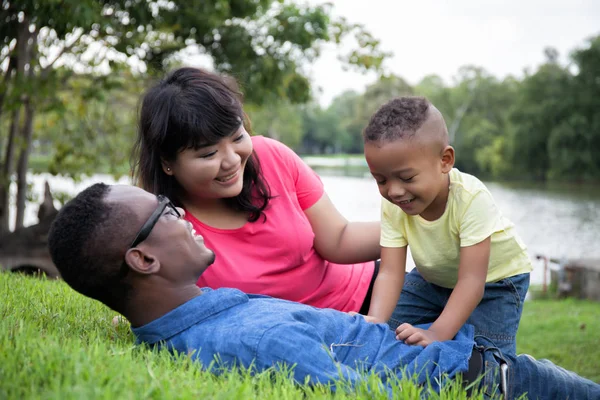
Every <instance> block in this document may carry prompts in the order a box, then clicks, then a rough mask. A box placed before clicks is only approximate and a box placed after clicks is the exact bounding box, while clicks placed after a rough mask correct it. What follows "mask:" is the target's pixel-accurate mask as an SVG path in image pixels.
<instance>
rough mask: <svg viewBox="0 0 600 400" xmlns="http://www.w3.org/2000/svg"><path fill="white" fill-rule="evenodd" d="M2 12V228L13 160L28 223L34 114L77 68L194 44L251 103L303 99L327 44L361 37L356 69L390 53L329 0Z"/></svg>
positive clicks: (176, 53)
mask: <svg viewBox="0 0 600 400" xmlns="http://www.w3.org/2000/svg"><path fill="white" fill-rule="evenodd" d="M0 21H2V24H1V25H0V71H2V77H1V79H0V82H1V83H0V89H1V90H0V127H2V126H4V125H5V124H3V123H2V118H3V117H4V112H6V113H8V118H9V119H10V121H11V122H10V128H9V130H8V132H7V133H3V132H2V133H0V142H2V143H6V151H5V153H4V155H3V159H2V169H1V171H0V233H1V232H3V231H6V230H7V229H8V212H7V207H8V187H9V184H10V181H11V179H12V176H13V173H14V171H15V169H16V171H17V178H16V180H17V202H16V203H17V217H16V227H17V228H18V227H20V226H22V224H23V215H24V208H25V196H26V188H27V181H26V172H27V167H28V160H29V152H30V149H31V143H32V138H33V125H34V117H35V113H36V111H37V110H39V109H40V108H51V107H52V106H53V105H56V104H57V103H59V101H58V100H57V99H56V98H55V96H54V93H56V92H57V91H58V89H59V88H61V87H63V86H64V85H65V84H66V82H67V81H68V80H69V79H70V78H71V77H72V76H73V75H75V74H91V75H94V76H106V75H107V74H110V73H117V72H119V71H120V70H122V69H124V68H130V67H131V66H133V68H134V69H135V70H136V71H137V72H139V73H148V74H150V75H154V74H156V73H158V72H160V71H162V70H164V69H165V68H169V67H170V66H172V65H173V64H174V63H178V62H181V51H182V50H183V49H188V50H189V49H195V53H197V54H203V55H206V56H208V57H210V58H211V59H212V61H213V64H214V67H215V69H216V70H218V71H221V72H225V73H228V74H231V75H233V76H234V77H236V78H238V79H239V80H240V82H241V83H242V87H243V91H244V93H245V96H246V98H247V99H248V100H249V101H251V102H254V103H257V104H260V103H263V102H274V101H275V99H279V98H284V99H289V100H290V101H292V102H304V101H306V100H307V99H308V98H309V93H310V91H309V81H308V78H307V77H306V76H305V75H304V74H303V73H302V65H303V64H304V63H305V62H306V61H310V60H312V59H314V58H315V57H317V56H318V55H319V50H320V47H321V45H322V44H323V43H325V42H334V43H339V42H340V41H341V40H343V38H344V37H348V36H353V37H355V38H356V40H357V41H358V42H359V44H360V45H361V48H360V49H358V50H353V51H351V52H350V54H347V55H345V56H344V59H345V60H346V62H347V63H348V64H349V65H352V66H355V67H357V68H375V69H377V68H379V67H380V66H381V62H382V60H383V58H384V57H385V55H386V54H385V53H383V52H381V51H380V50H379V42H378V41H377V40H375V39H374V38H373V37H372V36H371V35H370V34H369V33H368V32H366V31H365V29H364V28H363V27H362V26H360V25H357V24H350V23H348V22H347V21H345V20H343V19H340V20H334V19H332V18H331V8H330V6H329V5H317V6H298V5H296V4H293V3H291V2H287V1H273V0H215V1H203V2H188V1H183V0H175V1H158V0H157V1H153V0H148V1H142V0H103V1H98V0H61V1H58V0H44V1H41V0H25V1H15V0H4V1H3V2H2V5H1V6H0ZM192 52H193V51H192ZM188 53H189V52H188ZM98 89H99V90H102V88H98ZM3 108H5V109H3ZM17 161H18V162H17Z"/></svg>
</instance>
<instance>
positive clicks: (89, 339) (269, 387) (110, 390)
mask: <svg viewBox="0 0 600 400" xmlns="http://www.w3.org/2000/svg"><path fill="white" fill-rule="evenodd" d="M563 304H565V305H566V307H563ZM594 307H595V308H594ZM559 308H560V310H561V313H560V315H559V313H558V312H557V311H556V310H557V309H559ZM551 310H554V311H551ZM597 311H598V306H597V305H591V304H589V303H584V302H568V303H559V302H539V303H538V302H534V303H528V304H527V306H526V308H525V313H526V316H525V318H524V321H523V324H522V327H523V328H522V333H521V334H520V336H519V340H520V341H521V343H520V349H521V350H525V351H527V352H529V353H530V354H532V355H534V356H536V357H542V356H544V354H548V353H545V352H548V351H550V350H552V351H553V352H552V353H550V354H549V355H550V357H551V358H553V359H554V360H556V361H562V362H563V363H564V366H565V367H568V368H572V369H573V370H575V371H577V372H580V373H581V374H583V375H586V376H588V377H591V378H593V379H596V380H598V377H599V375H600V368H599V367H596V368H594V367H593V365H592V364H593V362H594V360H597V359H598V356H600V353H599V350H598V349H595V348H594V346H593V345H592V343H594V344H595V343H596V342H597V336H596V340H594V338H593V337H592V336H593V335H592V333H593V332H594V330H595V331H596V332H597V331H598V328H600V326H599V325H598V322H597V321H594V319H593V318H592V315H593V314H594V312H595V313H596V314H595V315H596V316H597V315H598V313H597ZM546 313H547V315H548V321H550V318H553V321H554V322H553V323H552V324H553V325H552V324H551V325H552V326H553V327H554V329H555V330H557V331H558V332H560V333H563V334H568V336H567V337H566V339H565V336H564V335H563V342H562V343H560V345H559V346H555V345H552V346H550V344H551V343H554V342H551V341H549V340H540V338H541V337H549V336H552V335H551V334H543V333H541V332H540V331H536V329H538V325H536V324H540V323H541V322H544V321H540V320H543V319H546V318H539V315H542V314H544V315H545V314H546ZM576 315H578V316H579V317H575V316H576ZM114 316H115V313H114V312H113V311H111V310H109V309H108V308H106V307H104V306H103V305H101V304H100V303H98V302H95V301H92V300H90V299H87V298H85V297H83V296H81V295H79V294H77V293H75V292H74V291H72V290H71V289H70V288H69V287H68V286H67V285H66V284H65V283H64V282H61V281H49V280H44V279H35V278H31V277H24V276H20V275H16V274H9V273H0V382H1V384H0V399H18V398H28V399H29V398H35V399H38V398H39V399H113V398H119V399H129V398H131V399H169V398H177V399H180V398H184V399H187V398H189V399H201V398H211V399H212V398H216V399H277V400H279V399H302V400H304V399H322V398H331V399H356V398H369V399H378V398H381V399H384V398H387V396H386V395H385V394H384V393H382V392H381V391H380V389H379V386H378V382H379V380H378V378H376V377H373V376H371V377H368V379H367V382H366V383H365V384H363V385H361V386H359V387H358V388H357V389H356V390H355V391H354V392H350V391H338V392H337V393H335V394H334V393H331V392H330V391H329V389H328V388H324V387H317V388H308V387H305V386H298V385H294V384H293V383H292V381H291V379H290V378H289V374H286V373H278V374H273V373H271V372H267V373H261V374H258V375H251V374H249V373H248V372H247V371H236V372H231V373H225V374H223V375H221V376H215V375H212V374H209V373H206V372H203V371H201V370H200V368H198V366H197V364H195V363H194V362H193V361H191V360H190V359H189V358H188V357H186V356H179V357H173V356H171V355H170V354H169V353H167V352H161V351H152V350H149V349H147V348H144V347H137V346H135V345H134V341H133V336H132V334H131V333H130V331H129V329H128V327H127V325H125V324H122V325H118V326H117V327H114V326H113V324H112V323H111V321H112V319H113V317H114ZM571 318H574V319H573V320H572V322H573V321H575V322H576V323H579V322H580V321H585V322H586V323H587V324H588V327H587V328H586V329H588V331H587V332H585V331H583V333H585V335H583V334H582V331H579V329H577V331H576V332H575V331H568V330H565V329H560V328H559V327H560V326H562V324H563V321H564V320H567V319H568V320H571ZM534 320H535V324H534V323H533V322H534ZM596 320H597V318H596ZM548 321H545V322H548ZM548 323H549V322H548ZM558 332H557V334H556V337H558V336H560V335H559V334H558ZM542 335H544V336H542ZM571 335H572V336H571ZM575 336H578V337H580V340H579V341H578V342H577V346H576V349H583V348H585V349H586V351H585V353H584V352H582V351H581V350H576V349H575V348H574V347H572V346H570V341H571V340H574V339H573V338H574V337H575ZM565 341H567V342H568V343H565ZM528 346H530V347H528ZM531 346H534V347H533V348H532V347H531ZM535 346H537V347H535ZM575 353H578V354H579V357H577V354H575ZM584 355H585V357H587V360H589V361H586V359H584V358H583V357H584ZM393 385H394V390H393V392H394V398H396V399H414V398H418V397H419V393H420V391H422V390H423V389H421V388H419V387H417V386H416V385H414V384H413V383H412V382H409V381H402V382H395V383H394V384H393ZM400 387H401V388H402V389H400ZM429 398H431V399H434V400H435V399H440V400H441V399H444V400H445V399H447V400H450V399H466V393H465V392H464V391H463V390H462V389H460V388H459V387H458V385H449V386H447V387H445V388H444V390H443V391H442V393H440V394H439V395H438V394H433V395H432V396H430V397H429ZM476 398H477V397H476Z"/></svg>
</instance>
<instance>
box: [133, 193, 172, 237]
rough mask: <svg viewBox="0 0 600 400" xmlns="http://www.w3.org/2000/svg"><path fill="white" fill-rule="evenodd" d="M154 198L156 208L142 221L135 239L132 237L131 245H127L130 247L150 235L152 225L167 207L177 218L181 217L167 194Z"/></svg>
mask: <svg viewBox="0 0 600 400" xmlns="http://www.w3.org/2000/svg"><path fill="white" fill-rule="evenodd" d="M156 198H157V199H158V207H156V210H154V212H153V213H152V215H150V217H149V218H148V220H147V221H146V222H145V223H144V225H142V228H141V229H140V231H139V232H138V234H137V235H136V236H135V239H133V242H131V246H129V248H130V249H131V248H133V247H135V246H137V245H138V244H140V243H142V242H143V241H144V240H146V239H147V238H148V235H150V232H152V229H153V228H154V225H156V223H157V222H158V220H159V219H160V217H161V215H163V212H164V211H165V209H166V208H167V207H169V209H171V210H172V211H173V212H174V213H175V215H177V218H181V214H180V213H179V211H177V208H176V207H175V205H174V204H173V203H172V202H171V200H169V198H168V197H167V196H163V195H161V194H159V195H158V196H156Z"/></svg>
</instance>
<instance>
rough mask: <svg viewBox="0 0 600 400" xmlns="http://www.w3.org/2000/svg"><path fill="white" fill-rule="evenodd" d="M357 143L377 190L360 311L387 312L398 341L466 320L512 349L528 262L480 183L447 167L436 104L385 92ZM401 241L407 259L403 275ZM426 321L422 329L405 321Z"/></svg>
mask: <svg viewBox="0 0 600 400" xmlns="http://www.w3.org/2000/svg"><path fill="white" fill-rule="evenodd" d="M364 143H365V157H366V160H367V163H368V165H369V169H370V171H371V174H372V175H373V177H374V178H375V180H376V181H377V185H378V186H379V192H380V193H381V195H382V196H383V200H382V211H381V215H382V217H381V218H382V222H381V241H380V244H381V246H382V250H381V266H380V271H379V274H378V276H377V278H376V281H375V283H374V287H373V295H372V298H371V305H370V309H369V314H368V317H367V319H368V320H370V321H372V322H385V321H389V324H390V326H391V327H392V328H396V337H397V338H398V339H399V340H404V341H405V342H406V343H408V344H418V345H422V346H427V345H428V344H430V343H432V342H437V341H443V340H449V339H451V338H452V337H454V335H455V334H456V333H457V332H458V330H459V329H460V327H461V326H462V325H463V324H464V323H465V322H468V323H470V324H472V325H474V326H475V335H482V336H485V337H486V338H488V339H489V340H490V341H491V343H490V345H491V346H496V347H498V348H499V349H500V350H501V351H502V352H503V353H505V354H512V355H514V354H515V353H516V344H515V335H516V332H517V328H518V326H519V321H520V318H521V312H522V309H523V300H524V299H525V295H526V293H527V289H528V287H529V272H530V271H531V270H532V269H533V268H532V264H531V262H530V260H529V257H528V256H527V253H526V248H525V246H524V245H523V243H522V242H521V240H520V239H519V237H518V236H517V234H516V232H515V231H514V229H513V224H512V223H511V222H510V221H508V220H507V219H506V218H504V217H503V216H502V213H501V212H500V210H499V209H498V207H497V206H496V204H495V202H494V199H493V198H492V196H491V194H490V192H489V191H488V190H487V188H486V187H485V185H484V184H483V183H481V181H479V180H478V179H477V178H475V177H474V176H471V175H469V174H466V173H463V172H460V171H459V170H457V169H455V168H453V166H454V149H453V148H452V146H450V145H449V144H448V131H447V128H446V124H445V122H444V118H443V117H442V115H441V113H440V112H439V111H438V110H437V109H436V108H435V107H434V106H433V105H432V104H431V103H429V102H428V101H427V100H426V99H425V98H422V97H402V98H397V99H394V100H391V101H390V102H388V103H387V104H385V105H384V106H382V107H381V108H380V109H379V110H378V111H377V112H376V113H375V114H374V115H373V116H372V117H371V120H370V121H369V124H368V126H367V127H366V129H365V131H364ZM407 246H410V249H411V253H412V256H413V258H414V261H415V265H416V268H415V269H413V270H412V271H411V272H410V273H408V274H406V276H405V267H406V254H407ZM401 292H402V294H401ZM398 299H400V300H398ZM428 322H433V323H432V325H431V326H430V327H429V329H427V330H423V329H419V328H416V327H414V326H413V325H415V324H422V323H428ZM398 325H399V326H398Z"/></svg>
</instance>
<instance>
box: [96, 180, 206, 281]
mask: <svg viewBox="0 0 600 400" xmlns="http://www.w3.org/2000/svg"><path fill="white" fill-rule="evenodd" d="M106 201H108V202H119V203H123V204H125V205H127V206H128V207H130V208H131V210H133V212H134V213H135V214H136V215H137V221H138V222H137V224H136V226H131V227H124V229H129V230H131V240H132V241H133V238H134V237H135V235H136V233H137V232H139V230H140V229H141V228H142V226H143V225H144V224H145V223H146V221H148V219H149V218H150V217H151V216H152V214H153V213H154V212H155V211H156V210H157V207H159V201H158V198H157V197H156V196H154V195H153V194H150V193H148V192H146V191H144V190H142V189H140V188H137V187H135V186H121V185H115V186H112V187H111V191H110V193H109V195H108V196H107V199H106ZM163 206H164V204H163ZM177 213H179V214H180V215H181V216H183V215H184V214H185V213H184V211H183V210H182V209H179V208H178V209H177V211H175V210H173V208H171V207H170V206H169V205H167V206H166V207H164V210H163V211H162V213H160V216H159V217H158V219H157V220H156V224H155V225H154V227H153V228H152V230H151V231H150V233H149V234H148V236H147V238H146V239H144V240H143V241H141V242H140V243H139V244H137V245H136V246H135V247H136V248H139V249H140V250H142V251H143V252H145V253H147V254H150V255H152V256H153V257H156V258H157V259H158V261H159V262H160V266H161V268H160V270H161V271H160V274H162V275H163V276H165V277H168V278H169V280H173V281H186V280H190V282H191V281H192V280H193V282H195V281H196V280H197V279H198V277H199V276H200V275H201V274H202V272H204V270H206V268H208V266H209V265H211V264H212V263H213V262H214V259H215V255H214V253H213V252H212V251H211V250H209V249H208V248H206V246H205V245H204V239H203V238H202V236H200V235H197V234H196V232H195V231H194V230H193V228H192V225H191V224H190V223H189V222H188V221H185V220H184V219H182V218H181V217H180V216H179V215H177Z"/></svg>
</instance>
